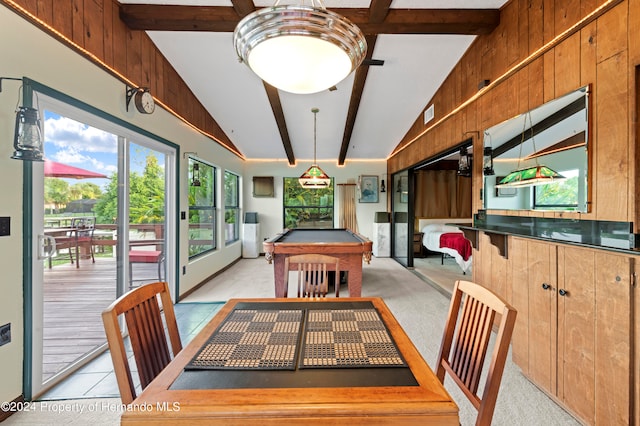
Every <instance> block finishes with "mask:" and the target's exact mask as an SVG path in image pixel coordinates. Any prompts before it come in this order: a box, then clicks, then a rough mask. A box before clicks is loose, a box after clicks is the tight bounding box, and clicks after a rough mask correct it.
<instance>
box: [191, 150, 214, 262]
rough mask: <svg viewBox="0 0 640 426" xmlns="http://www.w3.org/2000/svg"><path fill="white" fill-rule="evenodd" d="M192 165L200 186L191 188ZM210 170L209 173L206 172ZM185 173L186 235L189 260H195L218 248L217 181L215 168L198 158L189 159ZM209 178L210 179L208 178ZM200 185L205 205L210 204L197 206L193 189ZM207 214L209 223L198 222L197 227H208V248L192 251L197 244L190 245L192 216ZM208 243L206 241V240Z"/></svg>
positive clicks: (196, 198) (192, 239)
mask: <svg viewBox="0 0 640 426" xmlns="http://www.w3.org/2000/svg"><path fill="white" fill-rule="evenodd" d="M194 164H198V168H199V175H200V179H199V180H200V186H193V185H192V176H193V165H194ZM209 170H210V172H208V171H209ZM187 173H188V182H189V230H188V235H189V260H192V259H195V258H197V257H199V256H202V255H205V254H207V253H211V252H213V251H215V250H216V249H217V248H218V245H217V232H216V227H217V223H218V221H217V214H218V211H217V210H218V209H217V204H216V200H217V185H216V181H217V173H218V171H217V168H216V167H215V166H214V165H212V164H209V163H207V162H206V161H203V160H201V159H199V158H194V157H189V160H188V163H187ZM209 176H210V177H209ZM202 185H205V187H206V188H205V190H204V193H205V194H206V195H205V197H203V198H205V199H206V200H207V203H209V202H210V204H204V203H203V204H198V197H196V194H195V192H196V189H195V188H201V187H202ZM207 211H208V212H209V217H210V218H211V222H202V221H199V222H198V223H197V225H199V226H201V225H203V224H206V225H207V226H209V227H210V228H211V240H210V241H211V244H210V247H208V246H209V244H207V245H205V247H206V248H204V249H201V250H194V249H192V248H193V247H197V246H198V245H197V244H192V241H194V240H195V239H194V238H192V232H191V226H192V222H191V218H192V215H193V214H195V213H197V214H198V216H200V214H201V213H202V212H207ZM207 241H208V240H207Z"/></svg>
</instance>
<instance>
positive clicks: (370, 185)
mask: <svg viewBox="0 0 640 426" xmlns="http://www.w3.org/2000/svg"><path fill="white" fill-rule="evenodd" d="M360 202H361V203H377V202H378V176H368V175H365V176H360Z"/></svg>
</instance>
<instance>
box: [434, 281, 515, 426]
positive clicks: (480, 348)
mask: <svg viewBox="0 0 640 426" xmlns="http://www.w3.org/2000/svg"><path fill="white" fill-rule="evenodd" d="M496 315H498V316H499V317H496ZM516 315H517V312H516V310H515V309H513V307H511V306H509V304H507V303H506V302H505V301H503V300H502V299H501V298H500V297H498V296H496V295H495V294H493V293H492V292H491V291H489V290H487V289H486V288H484V287H482V286H480V285H479V284H476V283H472V282H469V281H462V280H459V281H456V283H455V287H454V289H453V295H452V297H451V304H450V306H449V315H448V317H447V322H446V325H445V329H444V336H443V338H442V345H441V346H440V353H439V354H438V359H437V371H436V375H437V376H438V379H439V380H440V381H441V382H442V383H443V384H444V378H445V373H448V374H449V375H450V376H451V378H452V379H453V381H454V382H455V383H456V384H457V385H458V387H459V388H460V389H461V390H462V392H463V393H464V394H465V396H466V397H467V398H468V399H469V401H470V402H471V403H472V404H473V406H474V407H475V408H476V410H478V417H477V419H476V425H477V426H480V425H483V426H484V425H490V424H491V419H492V418H493V412H494V409H495V406H496V400H497V398H498V390H499V389H500V382H501V380H502V373H503V371H504V365H505V362H506V359H507V353H508V351H509V343H510V342H511V335H512V333H513V327H514V325H515V321H516ZM496 319H498V320H499V323H498V325H497V331H496V337H495V340H494V342H493V344H491V345H490V344H489V340H490V339H491V334H492V329H493V326H494V320H496ZM490 347H491V350H490V351H489V348H490ZM487 353H490V354H491V358H490V359H491V362H490V364H489V367H488V371H487V372H486V379H485V381H484V389H483V390H482V397H480V396H479V395H478V387H479V383H480V377H481V375H482V374H483V367H484V362H485V360H486V356H487Z"/></svg>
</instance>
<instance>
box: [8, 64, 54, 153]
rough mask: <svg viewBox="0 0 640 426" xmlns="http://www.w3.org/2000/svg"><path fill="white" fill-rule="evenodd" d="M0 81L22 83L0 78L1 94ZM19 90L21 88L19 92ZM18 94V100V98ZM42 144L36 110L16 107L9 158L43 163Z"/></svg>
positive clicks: (15, 79)
mask: <svg viewBox="0 0 640 426" xmlns="http://www.w3.org/2000/svg"><path fill="white" fill-rule="evenodd" d="M2 80H13V81H23V80H22V79H21V78H13V77H0V92H2ZM21 90H22V86H21V87H20V89H19V91H21ZM19 93H20V92H18V99H19V98H20V95H19ZM19 103H20V102H19V101H18V104H19ZM43 142H44V141H43V137H42V130H41V123H40V117H39V112H38V109H37V108H32V107H30V106H18V107H16V121H15V128H14V133H13V148H14V152H13V155H12V156H11V158H13V159H15V160H24V161H44V145H43Z"/></svg>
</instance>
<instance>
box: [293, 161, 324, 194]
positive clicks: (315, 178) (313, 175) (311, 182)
mask: <svg viewBox="0 0 640 426" xmlns="http://www.w3.org/2000/svg"><path fill="white" fill-rule="evenodd" d="M298 182H300V185H301V186H302V187H303V188H326V187H328V186H329V185H330V184H331V178H330V177H329V176H328V175H327V174H326V173H325V172H324V171H323V170H322V169H321V168H320V167H319V166H318V165H316V164H314V165H312V166H311V167H309V168H308V169H307V171H306V172H304V173H303V174H302V176H300V178H299V179H298Z"/></svg>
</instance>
